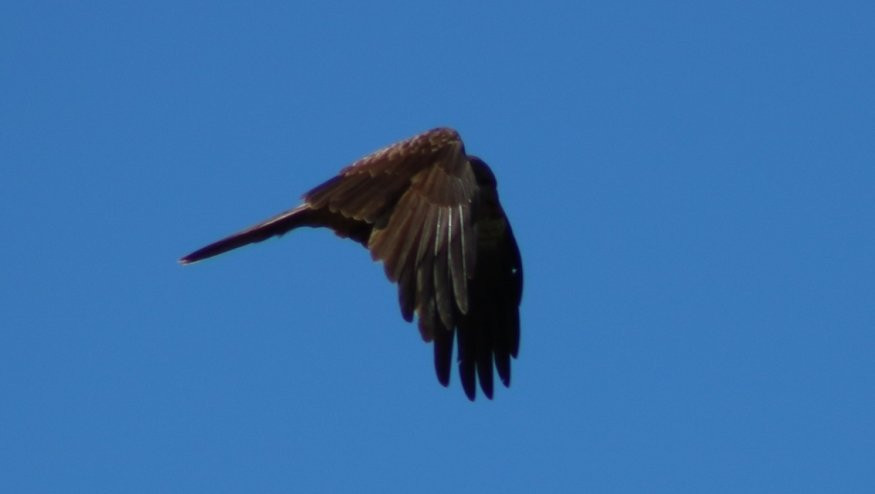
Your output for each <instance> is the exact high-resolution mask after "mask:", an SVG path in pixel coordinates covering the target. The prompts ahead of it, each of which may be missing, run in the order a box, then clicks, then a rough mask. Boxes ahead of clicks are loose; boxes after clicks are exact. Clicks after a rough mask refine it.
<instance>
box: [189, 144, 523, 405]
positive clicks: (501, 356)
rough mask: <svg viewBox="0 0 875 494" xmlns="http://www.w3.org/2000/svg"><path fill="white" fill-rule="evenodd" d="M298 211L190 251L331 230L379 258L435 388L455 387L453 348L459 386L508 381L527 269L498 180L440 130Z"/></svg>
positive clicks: (317, 193)
mask: <svg viewBox="0 0 875 494" xmlns="http://www.w3.org/2000/svg"><path fill="white" fill-rule="evenodd" d="M303 199H304V202H303V204H301V205H300V206H298V207H296V208H294V209H291V210H289V211H286V212H284V213H280V214H278V215H276V216H274V217H273V218H270V219H268V220H266V221H263V222H261V223H258V224H256V225H254V226H252V227H250V228H247V229H245V230H243V231H241V232H239V233H235V234H233V235H231V236H229V237H226V238H224V239H222V240H219V241H217V242H214V243H212V244H210V245H207V246H206V247H203V248H201V249H199V250H196V251H194V252H192V253H191V254H188V255H187V256H185V257H183V258H182V259H180V262H181V263H182V264H190V263H193V262H197V261H200V260H202V259H206V258H208V257H212V256H215V255H218V254H221V253H223V252H227V251H229V250H231V249H236V248H237V247H241V246H243V245H247V244H250V243H253V242H261V241H262V240H265V239H268V238H270V237H273V236H276V235H282V234H284V233H286V232H288V231H290V230H293V229H295V228H298V227H302V226H307V227H328V228H330V229H332V230H333V231H334V232H335V233H336V234H337V235H338V236H340V237H343V238H350V239H352V240H355V241H356V242H358V243H360V244H362V245H363V246H365V248H367V249H368V250H369V251H370V252H371V257H373V259H374V260H379V261H382V262H383V265H384V268H385V271H386V276H387V277H388V278H389V280H390V281H392V282H394V283H397V284H398V299H399V302H400V304H401V315H402V316H403V317H404V319H405V320H406V321H408V322H412V321H413V316H414V314H415V315H416V316H417V319H418V323H419V331H420V333H421V334H422V338H423V339H424V340H425V341H427V342H429V341H433V342H434V366H435V372H436V373H437V378H438V381H440V383H441V384H443V385H444V386H447V385H448V384H449V381H450V367H451V364H452V354H453V342H454V340H455V342H456V346H457V354H456V359H457V361H458V365H459V370H458V372H459V376H460V380H461V382H462V388H463V389H464V391H465V394H466V395H467V396H468V398H469V399H470V400H474V397H475V395H476V382H477V381H479V382H480V388H481V389H482V390H483V394H485V395H486V396H487V397H488V398H490V399H491V398H492V394H493V372H492V369H493V366H494V367H495V370H496V371H497V373H498V377H499V379H501V382H502V383H503V384H504V385H505V386H509V385H510V361H511V357H513V358H516V357H517V353H518V351H519V342H520V319H519V305H520V300H521V298H522V290H523V266H522V261H521V259H520V252H519V248H518V247H517V244H516V240H515V239H514V236H513V232H512V231H511V227H510V223H509V222H508V220H507V217H506V216H505V214H504V210H503V209H502V207H501V204H500V203H499V201H498V192H497V190H496V181H495V175H493V173H492V171H491V170H490V169H489V167H488V166H487V165H486V163H484V162H483V161H482V160H481V159H479V158H477V157H474V156H470V155H468V154H466V153H465V146H464V144H463V143H462V139H461V138H460V137H459V134H458V133H457V132H456V131H455V130H453V129H449V128H437V129H433V130H429V131H427V132H424V133H422V134H419V135H416V136H414V137H411V138H409V139H406V140H403V141H400V142H398V143H395V144H392V145H390V146H388V147H385V148H383V149H381V150H379V151H376V152H375V153H373V154H370V155H368V156H365V157H364V158H362V159H360V160H358V161H356V162H354V163H353V164H352V165H350V166H348V167H346V168H344V169H343V170H341V171H340V173H339V174H338V175H337V176H336V177H334V178H332V179H330V180H328V181H327V182H325V183H323V184H321V185H319V186H317V187H315V188H314V189H312V190H311V191H309V192H307V193H306V194H304V197H303Z"/></svg>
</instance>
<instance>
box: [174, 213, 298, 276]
mask: <svg viewBox="0 0 875 494" xmlns="http://www.w3.org/2000/svg"><path fill="white" fill-rule="evenodd" d="M311 211H312V210H311V209H310V207H309V206H307V204H301V205H300V206H298V207H296V208H295V209H291V210H289V211H286V212H283V213H280V214H278V215H276V216H274V217H273V218H270V219H269V220H266V221H263V222H261V223H258V224H257V225H253V226H251V227H249V228H247V229H245V230H243V231H240V232H237V233H235V234H233V235H230V236H228V237H225V238H223V239H222V240H218V241H216V242H213V243H211V244H210V245H207V246H206V247H202V248H200V249H198V250H196V251H194V252H192V253H191V254H188V255H187V256H185V257H183V258H182V259H180V260H179V262H180V263H181V264H191V263H193V262H198V261H201V260H203V259H206V258H208V257H213V256H217V255H219V254H222V253H225V252H228V251H229V250H233V249H236V248H237V247H243V246H244V245H248V244H251V243H255V242H261V241H262V240H267V239H268V238H270V237H273V236H277V235H282V234H284V233H286V232H288V231H289V230H292V229H294V228H298V227H300V226H312V225H311V224H310V223H311V218H310V216H311V214H310V213H311Z"/></svg>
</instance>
